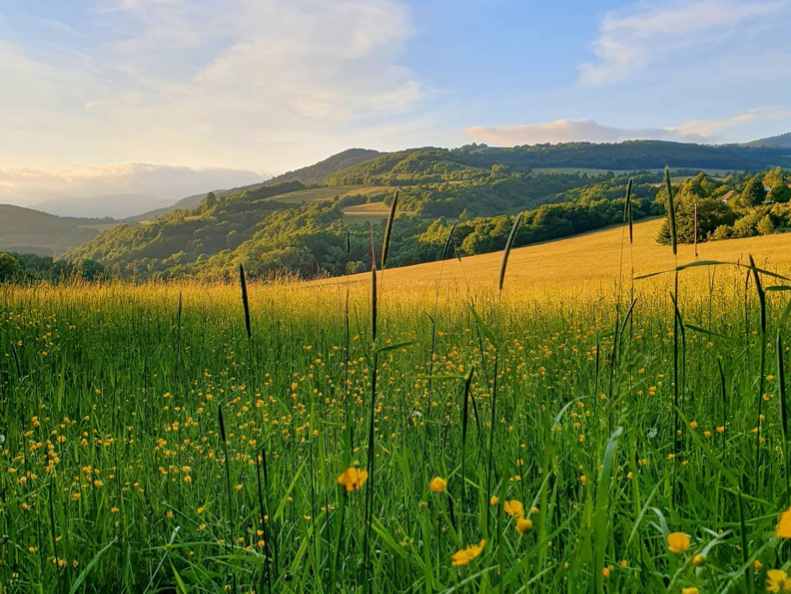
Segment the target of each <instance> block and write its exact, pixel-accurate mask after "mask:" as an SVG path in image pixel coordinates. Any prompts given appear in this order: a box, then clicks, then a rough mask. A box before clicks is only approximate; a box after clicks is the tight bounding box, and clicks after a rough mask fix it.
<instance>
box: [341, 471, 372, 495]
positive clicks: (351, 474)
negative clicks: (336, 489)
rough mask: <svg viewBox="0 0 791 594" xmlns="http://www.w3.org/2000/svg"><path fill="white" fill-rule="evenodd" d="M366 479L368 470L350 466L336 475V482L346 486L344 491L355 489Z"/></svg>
mask: <svg viewBox="0 0 791 594" xmlns="http://www.w3.org/2000/svg"><path fill="white" fill-rule="evenodd" d="M367 480H368V472H367V471H365V470H360V469H359V468H357V467H355V466H352V467H351V468H349V469H347V470H346V471H345V472H344V473H343V474H341V475H340V476H339V477H338V484H339V485H343V486H344V487H346V491H347V492H348V491H356V490H358V489H359V488H360V487H362V486H363V485H364V484H365V481H367Z"/></svg>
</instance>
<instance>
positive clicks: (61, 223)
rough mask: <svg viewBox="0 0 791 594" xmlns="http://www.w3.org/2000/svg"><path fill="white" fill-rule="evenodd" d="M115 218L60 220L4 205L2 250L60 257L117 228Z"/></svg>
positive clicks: (0, 213) (0, 210)
mask: <svg viewBox="0 0 791 594" xmlns="http://www.w3.org/2000/svg"><path fill="white" fill-rule="evenodd" d="M117 224H118V223H117V222H116V221H113V220H112V219H82V218H76V217H59V216H56V215H51V214H47V213H45V212H40V211H38V210H33V209H30V208H23V207H21V206H12V205H10V204H0V251H3V252H25V253H31V254H38V255H40V256H51V255H55V254H60V253H63V252H65V251H66V250H69V249H71V248H74V247H76V246H78V245H80V244H83V243H85V242H86V241H90V240H91V239H93V238H94V237H96V236H97V235H98V234H99V233H101V232H102V231H105V230H107V229H110V228H112V227H114V226H116V225H117Z"/></svg>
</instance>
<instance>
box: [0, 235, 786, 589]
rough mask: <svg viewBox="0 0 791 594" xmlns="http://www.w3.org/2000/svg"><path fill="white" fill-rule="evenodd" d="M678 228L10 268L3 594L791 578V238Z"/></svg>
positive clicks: (1, 357) (4, 371)
mask: <svg viewBox="0 0 791 594" xmlns="http://www.w3.org/2000/svg"><path fill="white" fill-rule="evenodd" d="M396 224H397V222H396ZM660 225H661V221H660V220H650V221H645V222H642V223H639V224H637V225H635V226H634V244H633V245H631V246H630V245H629V242H628V235H627V232H625V230H624V229H622V228H616V229H607V230H603V231H599V232H594V233H590V234H587V235H582V236H577V237H572V238H568V239H564V240H559V241H552V242H547V243H544V244H540V245H532V246H527V247H522V248H517V249H514V250H513V251H512V252H511V254H510V260H509V262H508V268H507V271H506V278H505V288H504V290H503V291H502V292H499V291H498V275H499V272H500V269H501V262H502V256H503V255H502V253H492V254H486V255H481V256H475V257H470V258H464V259H462V260H461V261H458V260H456V259H451V260H447V261H445V262H438V263H432V264H423V265H420V266H412V267H407V268H401V269H386V270H384V271H379V272H378V273H377V274H376V275H375V276H373V275H371V273H370V272H369V273H367V274H362V275H356V276H352V277H347V278H333V279H325V280H322V281H313V282H302V281H298V280H295V279H285V280H284V281H283V282H279V281H278V282H270V283H264V282H260V281H257V282H250V283H249V284H246V285H244V286H245V287H246V289H245V291H244V293H242V291H241V290H240V284H238V283H227V282H226V283H222V282H205V283H204V282H201V281H198V280H180V281H175V282H164V281H150V282H147V283H139V284H135V283H130V282H124V281H118V280H110V281H108V282H101V283H87V282H82V281H78V282H75V283H64V284H50V283H29V284H21V285H10V284H9V285H0V435H2V436H3V440H2V441H3V447H2V448H0V535H7V536H2V538H0V594H27V593H28V592H59V591H62V592H69V593H70V594H76V593H77V592H83V593H85V594H104V593H105V592H118V593H125V594H148V593H149V592H178V593H179V594H187V593H195V594H197V593H199V592H206V593H212V594H224V593H225V592H236V593H238V592H245V593H249V592H256V593H258V594H262V593H264V592H266V593H267V594H270V593H271V592H289V593H293V594H313V593H316V592H323V593H326V594H365V593H368V594H413V593H415V592H423V593H425V594H453V593H458V594H462V593H464V594H467V593H470V594H472V593H479V594H505V593H510V594H529V593H537V592H541V593H542V594H550V593H555V592H569V593H570V594H571V593H577V592H580V593H582V592H585V593H587V592H595V593H597V594H646V593H650V594H662V593H668V592H669V593H671V594H714V593H715V592H716V593H719V594H725V593H727V592H730V593H737V592H747V593H750V594H757V593H761V592H764V591H769V592H780V591H791V578H788V575H787V572H791V559H790V558H789V554H788V545H787V540H791V507H789V505H791V463H789V452H791V447H789V439H788V434H789V427H788V425H789V423H788V412H789V411H788V409H789V407H788V404H787V402H786V400H787V398H786V388H787V382H786V380H785V377H787V376H786V371H787V361H788V351H789V349H788V346H787V345H788V344H789V342H791V335H789V330H788V324H787V321H788V319H789V317H788V312H789V311H791V309H789V306H788V303H789V297H788V295H789V293H790V292H791V280H789V279H788V278H787V279H780V278H777V277H776V276H772V274H771V273H767V271H773V272H774V271H776V272H779V273H781V274H783V273H785V272H786V271H787V270H788V269H789V268H791V250H789V248H791V234H789V235H783V234H777V235H772V236H768V237H760V238H752V239H745V240H729V241H720V242H713V243H705V244H702V245H700V246H699V255H698V261H699V262H701V263H703V262H705V261H707V260H717V261H723V262H730V263H736V262H737V261H739V262H740V263H741V266H738V267H737V266H734V265H733V264H731V265H725V266H718V267H707V266H704V267H700V268H694V269H687V270H683V271H682V272H681V273H680V274H679V279H680V282H679V287H678V290H675V288H674V275H672V274H666V275H658V276H653V277H651V278H648V279H645V280H635V281H634V283H632V267H633V269H634V275H635V276H639V275H643V274H649V273H652V272H657V271H661V270H669V269H672V268H674V267H675V266H676V264H685V263H688V262H692V261H694V259H695V257H694V254H693V247H692V246H688V245H682V246H679V250H678V251H679V253H678V258H677V260H676V258H674V257H673V254H672V250H671V248H670V247H669V246H661V245H658V244H656V242H655V239H654V238H655V237H656V235H657V231H658V229H659V227H660ZM748 254H752V255H753V256H754V258H755V262H756V265H757V268H760V269H761V270H758V269H755V268H754V269H752V270H751V269H749V268H746V267H745V266H744V265H745V263H746V261H747V260H748ZM784 276H786V277H788V275H787V274H784ZM372 277H373V278H375V279H376V288H377V290H376V293H374V292H373V291H372V287H373V286H374V283H373V282H372ZM778 284H785V285H787V286H788V287H789V290H788V291H781V290H773V291H768V290H767V291H766V292H765V293H764V291H763V289H761V287H764V288H766V287H771V286H773V285H778ZM347 288H348V289H349V290H348V292H347V290H346V289H347ZM671 291H673V292H674V293H675V294H674V297H676V301H677V302H678V303H679V304H680V305H679V307H678V309H675V308H674V307H673V302H674V300H673V298H672V297H671V294H670V292H671ZM632 292H633V293H632ZM242 294H244V295H248V296H249V303H248V301H247V300H245V298H243V297H241V295H242ZM633 298H634V301H632V299H633ZM248 316H249V317H248Z"/></svg>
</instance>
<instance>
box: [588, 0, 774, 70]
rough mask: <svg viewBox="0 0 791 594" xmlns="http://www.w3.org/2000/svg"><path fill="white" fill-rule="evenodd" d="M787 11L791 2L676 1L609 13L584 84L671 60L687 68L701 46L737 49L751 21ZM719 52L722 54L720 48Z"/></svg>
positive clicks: (654, 3) (640, 5)
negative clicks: (686, 65)
mask: <svg viewBox="0 0 791 594" xmlns="http://www.w3.org/2000/svg"><path fill="white" fill-rule="evenodd" d="M788 12H789V4H788V2H786V1H783V0H780V1H776V0H775V1H762V0H750V1H744V0H697V1H692V2H686V1H682V0H672V1H670V2H650V3H639V4H637V5H634V6H632V7H630V8H628V9H626V10H621V11H617V12H612V13H609V14H607V15H606V16H605V18H604V19H603V21H602V23H601V27H600V31H599V36H598V37H597V38H596V40H595V41H594V42H593V51H594V53H595V55H596V58H597V60H596V61H594V62H586V63H583V64H580V65H579V66H578V69H579V72H580V82H581V83H582V84H584V85H606V84H611V83H616V82H621V81H624V80H628V79H629V77H630V76H632V75H634V74H636V73H638V72H640V71H641V70H644V69H646V68H648V67H649V66H653V65H656V64H658V63H662V62H667V61H671V62H672V61H675V66H684V62H685V61H686V60H688V59H689V57H690V55H691V54H693V53H695V52H696V51H697V50H699V49H701V48H704V49H705V48H708V49H711V50H713V49H714V48H717V47H718V46H719V45H720V44H726V45H727V46H730V48H731V49H734V44H737V43H739V42H740V40H739V38H738V36H739V34H740V33H743V31H742V29H743V27H744V25H745V24H746V23H748V22H751V23H753V24H754V23H756V22H759V23H760V21H761V20H762V19H763V20H772V19H777V17H778V16H781V15H785V16H786V17H787V16H788ZM742 41H743V40H742ZM714 53H716V54H718V55H721V56H722V52H721V51H719V49H717V50H716V51H715V52H714ZM764 57H765V56H764Z"/></svg>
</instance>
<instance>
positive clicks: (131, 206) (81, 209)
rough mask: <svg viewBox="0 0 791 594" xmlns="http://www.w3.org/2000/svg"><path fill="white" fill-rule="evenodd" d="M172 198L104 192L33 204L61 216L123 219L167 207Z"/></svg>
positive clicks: (35, 207)
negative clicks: (96, 194) (84, 196)
mask: <svg viewBox="0 0 791 594" xmlns="http://www.w3.org/2000/svg"><path fill="white" fill-rule="evenodd" d="M172 203H173V201H172V200H165V199H162V198H157V197H156V196H148V195H146V194H105V195H103V196H89V197H87V198H52V199H50V200H45V201H44V202H41V203H39V204H36V205H35V206H33V208H34V209H35V210H41V211H43V212H47V213H50V214H54V215H58V216H62V217H96V216H100V217H112V218H114V219H123V218H126V217H130V216H132V215H135V214H138V213H140V212H142V211H144V210H153V209H155V208H163V207H164V208H167V207H168V206H169V205H171V204H172Z"/></svg>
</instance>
